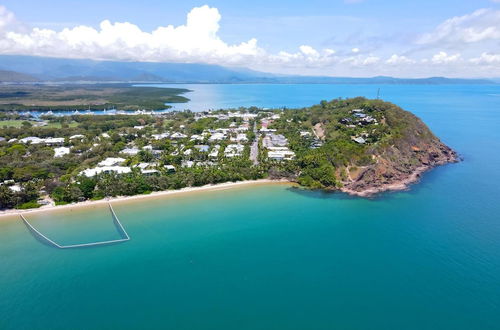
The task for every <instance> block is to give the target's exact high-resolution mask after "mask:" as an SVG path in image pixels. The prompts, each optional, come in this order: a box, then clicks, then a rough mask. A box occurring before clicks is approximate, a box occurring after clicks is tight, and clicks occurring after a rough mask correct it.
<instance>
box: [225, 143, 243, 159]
mask: <svg viewBox="0 0 500 330" xmlns="http://www.w3.org/2000/svg"><path fill="white" fill-rule="evenodd" d="M244 149H245V146H244V145H242V144H230V145H228V146H227V147H226V149H225V150H224V156H226V157H229V158H231V157H237V156H241V155H242V154H243V150H244Z"/></svg>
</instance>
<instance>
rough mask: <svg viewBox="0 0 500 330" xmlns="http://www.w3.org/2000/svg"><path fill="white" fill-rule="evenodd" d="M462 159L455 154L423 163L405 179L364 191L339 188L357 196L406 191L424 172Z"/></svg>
mask: <svg viewBox="0 0 500 330" xmlns="http://www.w3.org/2000/svg"><path fill="white" fill-rule="evenodd" d="M461 160H462V159H461V158H460V157H459V156H458V155H455V156H454V157H453V158H451V159H449V160H447V161H443V162H439V163H437V164H434V165H421V166H419V167H417V168H416V169H415V170H414V171H413V172H411V173H410V174H409V175H408V176H407V177H405V178H404V179H401V180H399V181H397V182H393V183H386V184H382V185H380V186H377V187H370V188H367V189H365V190H362V191H357V190H353V189H349V188H345V187H342V188H340V189H339V191H341V192H343V193H346V194H348V195H351V196H357V197H365V198H366V197H372V196H374V195H377V194H380V193H383V192H389V191H404V190H407V189H409V188H410V186H411V185H413V184H416V183H418V181H419V180H420V179H421V177H422V174H424V173H425V172H428V171H431V170H433V169H434V168H436V167H438V166H444V165H449V164H454V163H458V162H460V161H461Z"/></svg>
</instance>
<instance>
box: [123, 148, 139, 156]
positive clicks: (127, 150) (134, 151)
mask: <svg viewBox="0 0 500 330" xmlns="http://www.w3.org/2000/svg"><path fill="white" fill-rule="evenodd" d="M139 151H140V150H139V149H137V148H135V147H134V148H125V149H123V150H122V151H121V153H122V154H126V155H130V156H135V155H137V154H138V153H139Z"/></svg>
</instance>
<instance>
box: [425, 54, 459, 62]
mask: <svg viewBox="0 0 500 330" xmlns="http://www.w3.org/2000/svg"><path fill="white" fill-rule="evenodd" d="M459 59H460V54H454V55H448V54H447V53H446V52H439V53H438V54H436V55H434V56H433V57H432V59H431V62H432V63H434V64H445V63H453V62H456V61H458V60H459Z"/></svg>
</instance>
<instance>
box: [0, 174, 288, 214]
mask: <svg viewBox="0 0 500 330" xmlns="http://www.w3.org/2000/svg"><path fill="white" fill-rule="evenodd" d="M259 184H293V182H291V181H288V180H271V179H259V180H246V181H237V182H224V183H217V184H208V185H205V186H200V187H186V188H182V189H176V190H164V191H155V192H152V193H150V194H147V195H134V196H116V197H109V198H104V199H100V200H96V201H84V202H78V203H71V204H65V205H44V206H42V207H39V208H37V209H27V210H18V209H9V210H3V211H0V219H1V218H6V217H11V216H15V215H18V214H30V213H42V212H47V211H53V210H64V209H71V208H82V207H89V206H94V205H99V204H107V203H111V202H122V201H132V200H139V199H143V198H153V197H162V196H169V195H181V194H186V193H193V192H201V191H218V190H226V189H230V188H234V187H238V186H247V185H248V186H249V185H259Z"/></svg>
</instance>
